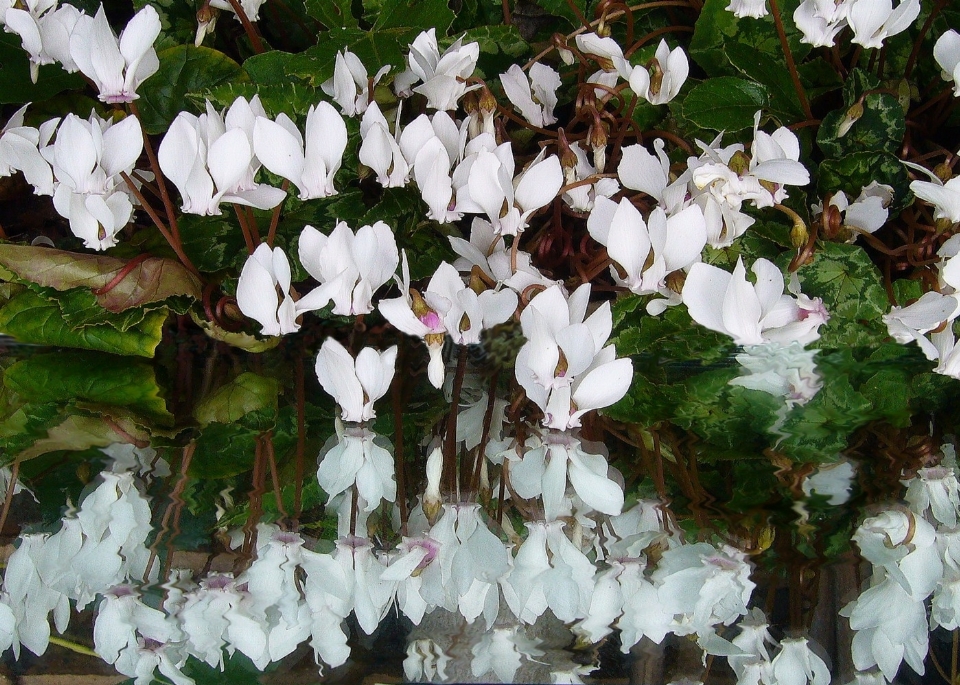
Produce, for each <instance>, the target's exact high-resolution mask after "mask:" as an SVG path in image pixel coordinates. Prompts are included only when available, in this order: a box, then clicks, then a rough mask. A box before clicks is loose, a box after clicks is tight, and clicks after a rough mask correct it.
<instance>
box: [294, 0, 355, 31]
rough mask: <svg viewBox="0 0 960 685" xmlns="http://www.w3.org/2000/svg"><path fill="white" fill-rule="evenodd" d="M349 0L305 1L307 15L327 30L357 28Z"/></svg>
mask: <svg viewBox="0 0 960 685" xmlns="http://www.w3.org/2000/svg"><path fill="white" fill-rule="evenodd" d="M351 5H352V2H351V0H305V1H304V6H305V7H306V9H307V14H309V15H310V16H311V17H313V18H314V19H316V20H317V21H319V22H320V23H322V24H323V25H324V26H326V27H327V28H328V29H335V28H341V29H345V28H357V27H358V24H357V18H356V17H355V16H353V12H352V10H351Z"/></svg>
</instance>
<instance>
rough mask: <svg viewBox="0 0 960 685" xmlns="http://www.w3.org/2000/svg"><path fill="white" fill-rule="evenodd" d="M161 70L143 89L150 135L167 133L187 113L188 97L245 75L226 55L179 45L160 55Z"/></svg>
mask: <svg viewBox="0 0 960 685" xmlns="http://www.w3.org/2000/svg"><path fill="white" fill-rule="evenodd" d="M157 57H159V58H160V69H159V70H158V71H157V73H156V74H154V75H153V76H151V77H150V78H149V79H147V80H146V81H145V82H144V84H143V85H142V86H140V99H139V100H138V101H137V102H138V106H139V108H140V114H141V119H140V121H141V123H142V124H143V127H144V129H146V131H147V133H151V134H156V133H163V132H164V131H166V130H167V127H168V126H169V125H170V122H172V121H173V119H174V118H175V117H176V116H177V114H178V113H179V112H180V111H182V110H183V108H184V105H185V104H186V101H187V96H188V95H191V94H194V93H203V92H204V91H206V90H208V89H210V88H213V87H214V86H217V85H219V84H221V83H224V82H226V81H229V80H231V79H236V78H239V77H240V76H241V75H242V73H243V72H242V70H241V69H240V65H238V64H237V63H236V62H234V61H233V60H232V59H230V58H229V57H227V56H226V55H224V54H223V53H222V52H219V51H217V50H213V49H211V48H205V47H199V48H197V47H194V46H192V45H177V46H176V47H172V48H168V49H166V50H163V51H162V52H160V54H159V55H157Z"/></svg>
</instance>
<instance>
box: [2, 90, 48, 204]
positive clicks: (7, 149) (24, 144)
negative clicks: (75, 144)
mask: <svg viewBox="0 0 960 685" xmlns="http://www.w3.org/2000/svg"><path fill="white" fill-rule="evenodd" d="M29 106H30V104H29V103H28V104H26V105H24V106H23V107H21V108H20V109H18V110H17V111H16V112H14V113H13V116H11V117H10V119H9V120H8V121H7V123H6V125H5V126H4V127H3V130H0V177H2V176H10V175H12V174H14V173H16V172H17V171H22V172H23V177H24V179H26V181H27V183H29V184H30V185H32V186H33V192H34V193H35V194H37V195H53V190H54V185H53V170H52V169H51V168H50V164H49V163H48V162H47V161H46V160H45V159H44V158H43V155H42V154H41V153H40V150H41V149H42V148H44V147H46V146H47V144H48V143H49V142H50V138H51V136H53V132H54V131H55V130H56V128H57V126H58V125H59V123H60V119H59V118H58V119H52V120H50V121H47V122H45V123H43V124H42V125H41V126H40V128H39V129H35V128H33V127H31V126H24V125H23V115H24V113H25V112H26V111H27V107H29Z"/></svg>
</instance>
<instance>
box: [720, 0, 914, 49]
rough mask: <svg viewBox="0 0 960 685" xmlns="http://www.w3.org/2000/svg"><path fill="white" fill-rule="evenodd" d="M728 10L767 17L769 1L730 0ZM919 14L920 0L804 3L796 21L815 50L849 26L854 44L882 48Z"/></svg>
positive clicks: (820, 0)
mask: <svg viewBox="0 0 960 685" xmlns="http://www.w3.org/2000/svg"><path fill="white" fill-rule="evenodd" d="M727 10H728V11H730V12H733V13H734V14H735V15H736V16H737V17H741V18H742V17H752V18H754V19H759V18H760V17H765V16H767V14H768V12H767V3H766V0H730V4H729V5H728V6H727ZM919 14H920V0H901V2H899V3H898V4H897V6H896V7H894V6H893V2H892V1H891V0H842V1H836V2H835V1H834V0H803V2H801V3H800V5H799V6H798V7H797V9H796V11H794V13H793V20H794V21H795V22H796V24H797V28H798V29H800V32H801V33H802V34H803V37H802V38H801V39H800V40H801V42H803V43H809V44H810V45H813V46H815V47H824V46H826V47H829V46H832V45H833V44H834V41H835V40H836V38H837V35H838V34H839V33H840V32H841V31H843V29H845V28H847V27H849V28H850V30H851V31H853V38H852V40H853V42H854V43H856V44H858V45H862V46H863V47H865V48H881V47H883V41H885V40H886V39H887V38H889V37H891V36H895V35H897V34H898V33H903V32H904V31H906V30H907V29H908V28H909V27H910V24H912V23H913V21H914V20H915V19H916V18H917V16H918V15H919Z"/></svg>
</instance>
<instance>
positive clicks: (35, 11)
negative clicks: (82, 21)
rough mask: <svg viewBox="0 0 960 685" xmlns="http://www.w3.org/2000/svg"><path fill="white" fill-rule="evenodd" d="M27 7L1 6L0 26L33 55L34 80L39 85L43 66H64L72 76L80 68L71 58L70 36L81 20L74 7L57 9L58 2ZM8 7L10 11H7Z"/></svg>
mask: <svg viewBox="0 0 960 685" xmlns="http://www.w3.org/2000/svg"><path fill="white" fill-rule="evenodd" d="M22 4H23V7H14V6H13V3H11V2H7V3H6V5H5V3H4V2H0V26H3V25H4V24H6V30H7V32H8V33H16V34H18V35H19V36H20V41H21V44H22V45H23V49H24V50H25V51H26V52H27V53H28V54H29V55H30V79H31V80H32V81H33V82H34V83H36V82H37V77H38V76H39V73H40V66H41V65H43V64H52V63H54V62H60V63H61V65H62V66H63V68H64V69H65V70H66V71H69V72H71V73H72V72H75V71H76V70H77V65H76V64H75V63H74V61H73V58H72V57H71V56H70V34H71V33H72V32H73V29H74V27H75V26H76V24H77V20H78V19H79V18H80V16H81V14H82V13H81V12H80V10H78V9H77V8H76V7H74V6H72V5H63V6H62V7H57V2H56V0H26V2H24V3H22ZM5 7H6V9H5Z"/></svg>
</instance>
